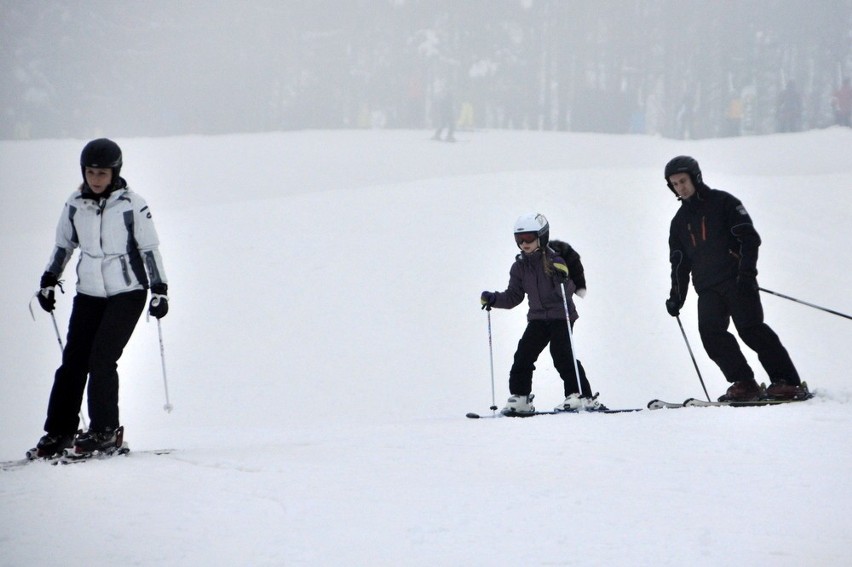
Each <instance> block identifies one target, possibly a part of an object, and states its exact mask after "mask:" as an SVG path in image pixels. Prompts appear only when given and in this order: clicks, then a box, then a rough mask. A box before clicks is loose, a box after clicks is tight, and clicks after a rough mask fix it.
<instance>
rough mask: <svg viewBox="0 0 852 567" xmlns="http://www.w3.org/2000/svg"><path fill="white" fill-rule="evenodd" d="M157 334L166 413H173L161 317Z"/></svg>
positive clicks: (158, 321)
mask: <svg viewBox="0 0 852 567" xmlns="http://www.w3.org/2000/svg"><path fill="white" fill-rule="evenodd" d="M157 334H158V335H159V336H160V361H161V362H162V363H163V387H164V388H165V392H166V405H164V406H163V409H164V410H166V413H171V412H172V409H174V407H173V406H172V404H171V403H170V402H169V381H168V379H166V351H165V349H164V348H163V327H162V325H161V324H160V320H159V319H157Z"/></svg>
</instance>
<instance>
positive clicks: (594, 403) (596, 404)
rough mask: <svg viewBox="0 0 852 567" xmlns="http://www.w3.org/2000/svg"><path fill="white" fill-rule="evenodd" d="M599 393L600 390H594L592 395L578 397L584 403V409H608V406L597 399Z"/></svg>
mask: <svg viewBox="0 0 852 567" xmlns="http://www.w3.org/2000/svg"><path fill="white" fill-rule="evenodd" d="M600 395H601V394H600V392H595V395H594V396H591V397H589V396H583V397H582V398H580V399H581V400H583V404H584V405H585V408H586V411H605V410H608V409H609V408H608V407H606V406H605V405H603V404H602V403H601V401H600V400H599V399H598V396H600Z"/></svg>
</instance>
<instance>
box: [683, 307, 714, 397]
mask: <svg viewBox="0 0 852 567" xmlns="http://www.w3.org/2000/svg"><path fill="white" fill-rule="evenodd" d="M675 318H676V319H677V325H678V327H680V334H681V335H683V341H684V342H685V343H686V349H687V350H688V351H689V356H690V358H692V365H693V366H695V372H697V373H698V381H699V382H701V387H702V388H703V389H704V395H705V396H707V401H708V402H710V401H712V400H711V399H710V394H708V393H707V386H705V385H704V378H702V377H701V371H700V370H699V369H698V363H697V362H696V361H695V355H694V354H692V347H690V346H689V339H687V338H686V331H684V330H683V323H681V322H680V315H677V316H676V317H675Z"/></svg>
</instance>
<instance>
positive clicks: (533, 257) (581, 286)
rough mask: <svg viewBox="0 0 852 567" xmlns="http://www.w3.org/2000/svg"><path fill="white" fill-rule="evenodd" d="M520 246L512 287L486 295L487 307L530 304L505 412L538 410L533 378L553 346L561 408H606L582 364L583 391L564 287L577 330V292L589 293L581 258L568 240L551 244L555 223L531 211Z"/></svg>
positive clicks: (519, 226)
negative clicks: (537, 363)
mask: <svg viewBox="0 0 852 567" xmlns="http://www.w3.org/2000/svg"><path fill="white" fill-rule="evenodd" d="M515 243H516V244H517V245H518V248H520V249H521V253H520V254H518V255H517V256H516V257H515V263H514V264H512V268H511V269H510V270H509V286H508V288H507V289H506V291H503V292H496V291H494V292H491V291H483V292H482V295H481V296H480V303H481V304H482V307H483V308H484V309H490V308H492V307H496V308H500V309H512V308H513V307H516V306H517V305H519V304H520V303H521V302H522V301H523V300H524V296H527V298H528V302H529V311H528V313H527V328H526V330H525V331H524V334H523V336H522V337H521V340H520V341H519V342H518V349H517V351H516V352H515V360H514V363H513V364H512V368H511V370H510V371H509V392H510V393H511V397H509V400H508V402H507V403H506V407H505V408H504V409H503V413H507V414H511V413H516V414H521V415H523V414H525V413H526V414H528V413H532V412H534V411H535V407H534V406H533V405H532V400H533V397H534V396H533V394H532V393H531V392H532V375H533V371H534V370H535V361H536V360H538V356H539V355H540V354H541V352H542V351H543V350H544V347H546V346H547V345H548V343H550V354H551V356H552V357H553V365H554V367H555V368H556V370H557V371H558V372H559V376H560V377H561V378H562V382H563V386H564V392H565V401H563V402H562V403H561V404H560V405H559V406H557V407H556V409H557V410H577V409H581V408H584V409H591V410H594V409H606V408H605V407H604V406H603V405H602V404H601V403H600V402H599V401H598V399H597V396H595V397H592V390H591V387H590V386H589V381H588V380H587V379H586V372H585V370H584V369H583V365H582V364H581V363H580V361H579V360H578V361H577V367H578V370H579V372H580V381H581V382H582V392H579V391H578V388H577V375H576V373H575V370H574V354H573V352H572V350H571V341H570V337H569V335H568V324H567V321H566V318H565V302H564V301H563V296H562V286H563V284H564V288H565V293H566V294H568V298H567V304H568V311H569V314H570V318H571V325H572V327H573V325H574V322H575V321H576V320H577V317H578V315H577V310H576V308H575V306H574V301H573V299H572V297H571V296H572V295H573V294H575V293H576V294H577V295H579V296H580V297H583V296H584V295H585V294H586V279H585V274H584V272H583V265H582V264H581V263H580V256H579V254H577V252H575V251H574V250H573V249H572V248H571V246H569V245H568V244H567V243H565V242H560V241H558V240H554V241H550V224H549V223H548V222H547V219H546V218H545V217H544V215H541V214H535V213H530V214H526V215H523V216H521V217H520V218H518V220H517V221H516V222H515Z"/></svg>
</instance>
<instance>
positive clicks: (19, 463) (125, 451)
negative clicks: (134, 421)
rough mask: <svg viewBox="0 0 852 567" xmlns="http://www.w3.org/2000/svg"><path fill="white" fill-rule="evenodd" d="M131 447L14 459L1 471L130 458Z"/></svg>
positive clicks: (150, 452) (164, 452)
mask: <svg viewBox="0 0 852 567" xmlns="http://www.w3.org/2000/svg"><path fill="white" fill-rule="evenodd" d="M173 452H174V449H149V450H143V451H133V454H135V455H169V454H171V453H173ZM130 453H131V451H130V447H129V446H127V444H126V443H125V444H124V445H123V446H122V448H121V449H118V450H115V451H108V452H95V453H87V454H83V455H73V456H68V455H66V454H58V455H52V456H50V457H35V458H29V457H27V458H24V459H14V460H11V461H0V471H13V470H16V469H20V468H23V467H26V466H29V465H31V464H34V463H44V464H48V465H53V466H56V465H72V464H75V463H85V462H87V461H91V460H104V459H108V458H110V457H115V456H117V455H126V456H130Z"/></svg>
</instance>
